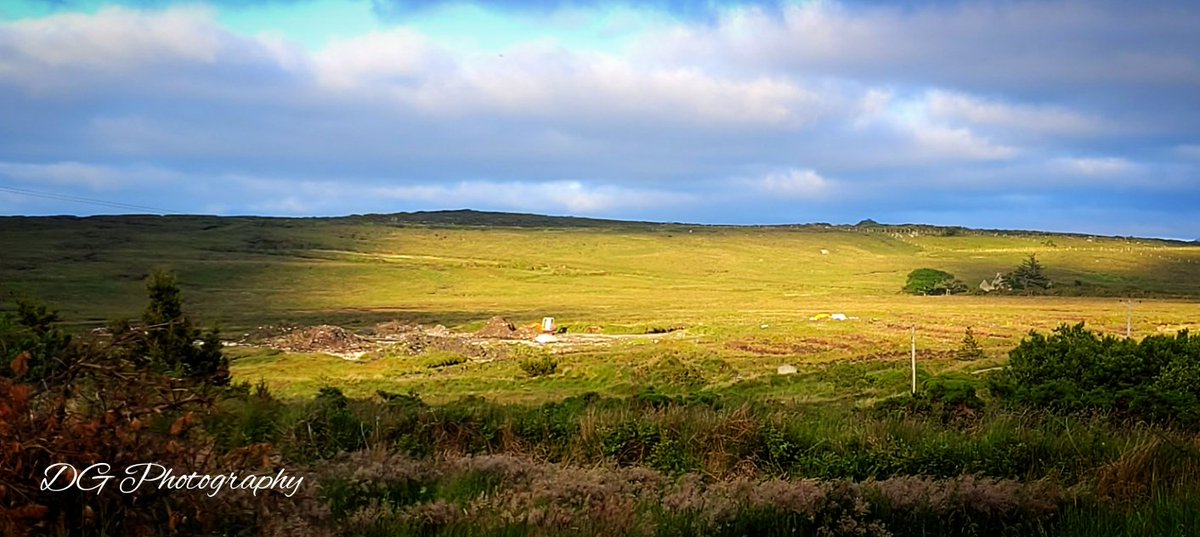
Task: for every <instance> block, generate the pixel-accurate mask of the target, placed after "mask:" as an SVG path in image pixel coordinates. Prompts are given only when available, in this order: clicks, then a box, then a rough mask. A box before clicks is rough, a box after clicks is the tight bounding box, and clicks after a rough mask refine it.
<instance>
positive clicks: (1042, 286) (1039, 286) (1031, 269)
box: [1004, 254, 1054, 293]
mask: <svg viewBox="0 0 1200 537" xmlns="http://www.w3.org/2000/svg"><path fill="white" fill-rule="evenodd" d="M1004 281H1005V282H1006V283H1007V284H1008V286H1009V287H1010V288H1011V289H1012V290H1014V291H1025V292H1028V293H1032V292H1038V291H1045V290H1047V289H1049V288H1051V287H1052V286H1053V285H1054V283H1053V282H1051V281H1050V278H1048V277H1047V276H1046V273H1045V268H1044V267H1042V264H1041V263H1040V262H1039V261H1038V260H1037V256H1036V255H1035V254H1029V257H1027V258H1025V260H1024V261H1022V262H1021V264H1020V265H1019V266H1018V267H1017V268H1016V269H1014V270H1013V271H1012V272H1010V273H1008V274H1006V275H1005V276H1004Z"/></svg>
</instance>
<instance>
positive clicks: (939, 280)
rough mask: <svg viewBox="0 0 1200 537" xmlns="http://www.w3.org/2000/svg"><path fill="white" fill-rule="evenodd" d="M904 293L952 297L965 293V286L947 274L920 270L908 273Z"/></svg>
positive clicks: (924, 269) (927, 269) (934, 270)
mask: <svg viewBox="0 0 1200 537" xmlns="http://www.w3.org/2000/svg"><path fill="white" fill-rule="evenodd" d="M904 292H905V293H908V294H910V295H953V294H958V293H965V292H967V286H966V284H964V283H963V282H961V281H959V280H958V279H956V278H955V277H954V275H953V274H950V273H949V272H945V271H942V270H937V269H931V268H920V269H917V270H914V271H912V272H910V273H908V281H907V282H906V283H905V284H904Z"/></svg>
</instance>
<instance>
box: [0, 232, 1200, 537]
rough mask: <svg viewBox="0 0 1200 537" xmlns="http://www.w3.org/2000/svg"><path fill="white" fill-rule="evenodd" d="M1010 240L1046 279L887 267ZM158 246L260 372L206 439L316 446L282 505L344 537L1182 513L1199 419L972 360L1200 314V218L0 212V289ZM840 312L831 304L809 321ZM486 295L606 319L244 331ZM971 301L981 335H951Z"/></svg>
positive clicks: (235, 357) (1193, 470)
mask: <svg viewBox="0 0 1200 537" xmlns="http://www.w3.org/2000/svg"><path fill="white" fill-rule="evenodd" d="M1030 254H1036V255H1037V257H1038V259H1039V260H1041V262H1042V263H1043V264H1044V265H1045V266H1046V269H1047V273H1048V275H1049V276H1050V277H1051V279H1053V281H1054V282H1055V287H1054V291H1053V293H1052V294H1051V295H1048V296H1014V295H979V294H969V295H960V296H950V297H916V296H909V295H905V294H901V293H900V288H901V287H902V286H903V285H904V282H905V278H906V275H907V274H908V273H909V272H910V271H911V270H913V269H916V268H922V267H929V268H935V269H941V270H945V271H948V272H951V273H953V274H955V275H956V276H957V277H959V278H960V279H962V280H963V281H965V282H967V283H968V285H970V286H971V287H972V288H974V287H975V286H976V285H977V284H978V282H979V281H981V280H983V279H985V278H988V279H990V278H992V277H994V276H995V275H996V273H998V272H1007V271H1009V270H1012V269H1013V268H1014V267H1015V266H1016V265H1017V264H1018V263H1020V262H1021V260H1022V259H1024V258H1025V257H1027V256H1028V255H1030ZM156 268H167V269H170V270H172V271H174V272H175V273H176V274H177V275H178V279H179V284H180V287H181V288H182V291H183V293H184V296H185V299H186V304H185V306H186V309H187V310H188V311H189V312H190V313H191V314H192V315H193V317H195V318H196V319H198V320H199V321H200V323H201V324H216V325H218V326H220V327H221V330H222V335H223V336H224V337H225V339H226V340H228V341H229V342H230V343H236V344H232V345H230V346H227V347H226V348H225V355H226V356H227V357H228V358H229V359H230V360H231V371H232V374H233V380H234V381H235V383H241V382H245V383H250V384H258V385H259V386H260V387H265V388H267V389H259V388H250V387H248V386H245V385H242V386H238V387H234V388H233V389H230V390H226V391H225V392H224V394H223V395H222V396H221V398H220V399H219V401H218V402H217V403H216V404H215V405H214V406H212V407H208V408H205V409H202V410H201V411H200V413H199V414H198V415H199V416H202V417H201V418H199V423H201V424H202V428H203V429H204V431H205V434H204V435H196V436H192V437H190V440H191V441H192V442H194V443H196V445H197V446H199V447H198V448H197V449H202V450H208V449H210V448H209V447H205V445H204V444H203V442H212V443H213V446H215V448H216V449H218V451H221V450H234V451H236V450H241V449H252V448H253V447H254V446H258V447H262V446H270V448H271V449H273V450H276V452H277V453H278V454H279V455H280V456H281V457H282V459H281V460H282V461H287V462H288V464H302V465H307V467H308V468H310V469H312V470H313V471H314V472H315V474H314V475H313V478H314V481H315V483H316V484H315V485H311V486H310V487H309V488H306V489H305V491H304V494H305V495H307V496H308V500H305V501H296V502H285V503H284V505H283V508H284V509H285V510H284V511H282V512H283V513H291V514H290V515H287V514H285V515H284V516H281V517H276V518H277V520H276V521H277V522H278V521H280V520H285V519H286V520H293V519H297V520H298V519H299V518H302V517H309V516H313V517H316V518H314V519H313V520H310V521H308V522H305V523H306V524H311V527H312V528H336V531H335V532H334V534H337V535H563V534H574V535H595V534H600V533H611V528H621V529H622V531H623V532H624V533H626V534H640V535H696V534H711V535H748V534H756V535H757V534H763V535H765V534H787V535H792V534H798V535H814V534H820V535H825V534H831V533H828V532H829V531H830V530H831V528H839V529H838V531H843V530H845V531H843V533H836V532H835V533H834V534H847V535H943V534H949V535H1002V534H1006V535H1113V536H1117V535H1120V536H1132V535H1180V536H1184V535H1195V534H1196V532H1195V528H1196V525H1197V524H1200V521H1198V520H1197V519H1196V513H1197V512H1198V511H1197V506H1200V491H1198V488H1197V483H1200V437H1198V436H1197V435H1196V433H1195V431H1194V430H1190V429H1186V428H1181V427H1178V426H1177V425H1178V424H1169V423H1168V424H1163V423H1157V422H1155V423H1148V422H1145V421H1141V420H1139V419H1137V418H1136V417H1134V418H1131V417H1129V416H1127V415H1123V414H1121V413H1120V411H1119V409H1118V410H1117V411H1113V412H1109V411H1106V410H1101V411H1098V412H1096V413H1090V414H1089V413H1079V414H1068V413H1059V412H1054V411H1048V410H1047V409H1046V408H1040V407H1038V406H1036V405H1034V406H1024V407H1021V406H1012V405H1010V404H1008V402H1007V401H1005V400H1003V397H1002V394H1001V395H997V394H993V393H990V392H989V391H988V390H989V386H991V385H990V384H989V382H988V379H989V378H993V377H992V376H991V375H988V374H986V373H988V372H989V371H994V370H996V369H1000V368H1003V366H1004V365H1005V363H1006V361H1007V353H1008V351H1009V350H1011V349H1012V348H1013V347H1014V346H1015V345H1016V344H1017V343H1018V342H1020V341H1021V339H1022V338H1023V337H1024V336H1026V335H1027V334H1028V333H1029V332H1030V331H1041V332H1045V331H1048V330H1051V329H1053V328H1055V327H1057V326H1059V325H1061V324H1062V323H1072V324H1073V323H1079V322H1085V323H1087V325H1088V326H1089V327H1091V328H1093V329H1096V330H1098V331H1100V332H1102V333H1106V334H1112V335H1123V334H1124V333H1125V331H1126V326H1127V325H1126V323H1127V321H1131V322H1130V325H1129V328H1130V329H1131V331H1132V335H1133V336H1134V337H1135V338H1140V337H1143V336H1148V335H1152V334H1173V333H1175V332H1177V331H1179V330H1182V329H1192V330H1193V331H1195V330H1196V329H1197V328H1200V245H1197V244H1192V243H1180V242H1169V241H1158V240H1146V239H1132V238H1113V237H1088V236H1068V235H1054V234H1045V233H1035V232H1000V231H975V230H965V229H960V228H932V227H927V226H877V225H859V226H828V225H807V226H788V227H706V226H687V225H659V224H646V223H623V222H609V221H598V220H586V219H557V218H550V217H536V216H528V215H497V214H482V213H472V212H449V213H426V214H413V215H387V216H359V217H348V218H337V219H266V218H216V217H192V216H188V217H183V216H180V217H97V218H86V219H80V218H67V217H63V218H0V298H3V299H4V300H3V306H0V307H3V308H12V307H13V303H14V300H13V299H21V298H26V299H33V300H36V301H39V302H43V303H46V304H49V305H50V306H52V307H54V308H57V309H59V310H60V312H61V314H62V318H63V323H62V325H63V327H65V328H66V329H68V330H73V331H86V330H88V329H90V328H93V327H98V326H102V325H104V324H105V323H106V322H107V320H110V319H117V318H137V317H138V316H139V315H140V313H141V311H142V309H143V308H144V306H145V303H146V297H145V289H144V285H145V283H144V282H145V279H146V276H147V275H148V274H149V273H150V272H151V271H152V270H154V269H156ZM0 313H2V312H0ZM833 313H842V314H845V315H847V316H848V317H849V319H848V320H846V321H834V320H829V319H820V320H812V318H813V317H814V316H817V315H819V314H833ZM494 315H501V316H504V317H506V318H507V319H508V320H510V321H512V322H513V323H515V324H518V325H526V324H529V323H536V322H537V321H538V320H539V319H541V318H542V317H543V316H546V315H550V316H554V317H556V318H557V320H558V321H559V323H560V325H561V326H564V327H565V328H566V330H567V333H568V335H567V336H563V337H564V340H567V339H568V336H571V335H574V334H598V335H594V336H592V339H589V340H587V341H591V343H588V344H586V345H570V344H567V343H565V342H564V343H561V344H557V345H549V346H545V347H535V346H532V345H529V344H528V343H527V342H526V343H520V342H513V341H501V340H488V341H486V342H484V344H486V345H487V348H486V352H476V350H469V351H468V350H464V349H467V347H462V346H459V347H453V348H449V349H448V348H436V347H433V346H430V347H428V348H424V349H425V350H422V351H420V352H410V349H409V348H406V347H403V346H402V345H401V344H398V343H394V344H391V346H386V345H380V346H376V347H374V348H373V350H371V351H370V352H368V353H367V354H365V355H363V356H361V357H359V358H358V359H354V360H347V359H344V358H341V357H338V356H335V355H332V354H325V353H322V352H290V351H282V350H278V349H276V348H272V347H271V346H269V345H268V344H267V343H268V340H267V339H265V336H264V334H266V333H270V332H272V331H277V330H278V329H279V328H280V327H281V326H291V325H299V326H309V325H318V324H335V325H339V326H342V327H346V328H349V329H351V330H355V331H359V332H361V333H369V332H370V331H371V329H372V328H373V327H375V325H376V324H377V323H380V322H385V321H398V322H399V323H422V324H424V325H425V326H426V327H428V326H431V325H435V324H442V325H445V326H446V327H448V328H449V330H450V331H452V332H454V334H452V335H451V337H452V338H464V339H463V340H467V339H469V340H470V341H472V342H473V344H474V343H480V342H481V340H479V339H478V338H475V339H471V338H469V337H468V336H466V334H470V333H471V332H474V331H475V330H477V329H479V328H480V327H482V326H484V324H485V321H486V320H487V319H488V318H490V317H492V316H494ZM913 327H915V335H916V344H917V348H918V358H917V359H918V364H919V365H918V380H919V381H920V383H921V386H922V387H921V390H922V394H921V396H920V397H916V398H908V397H895V396H897V395H901V394H906V393H908V391H909V389H910V382H911V376H910V375H911V373H910V370H909V359H910V355H909V345H910V337H911V336H910V334H912V332H910V330H912V329H913ZM968 327H970V328H971V329H972V331H973V333H974V334H975V337H976V339H977V340H978V341H979V343H980V344H981V346H982V348H983V349H984V351H985V352H986V356H985V357H984V358H982V359H976V360H970V361H965V360H959V359H957V358H956V356H955V350H956V349H957V348H958V346H959V344H960V342H961V340H962V338H963V335H964V331H965V330H966V329H967V328H968ZM96 338H98V339H103V338H104V336H96ZM114 339H115V338H114ZM582 339H587V338H582ZM582 339H578V338H577V341H579V340H582ZM455 341H459V342H460V343H461V340H455ZM247 342H248V343H247ZM456 349H457V350H456ZM526 362H529V363H547V362H549V363H553V364H554V365H555V366H556V367H554V368H552V371H551V370H543V371H540V372H539V371H536V370H534V369H533V368H530V367H528V366H527V364H526ZM13 363H14V364H15V363H17V362H15V361H14V362H13ZM1014 363H1016V362H1014ZM783 365H790V366H794V367H795V369H796V372H795V373H794V374H786V375H784V374H779V373H778V372H777V371H778V368H779V367H780V366H783ZM139 367H140V366H139ZM15 371H16V369H14V372H15ZM1188 371H1190V370H1185V369H1182V368H1181V369H1179V370H1176V371H1175V373H1173V374H1177V375H1182V374H1187V373H1188ZM1007 372H1008V371H1005V372H1004V373H1007ZM118 378H124V377H118ZM1164 378H1166V379H1167V380H1168V381H1169V380H1170V379H1171V378H1174V377H1164ZM1179 378H1184V377H1182V376H1181V377H1179ZM1189 378H1190V377H1189ZM172 382H174V381H172ZM1164 386H1166V385H1164ZM1168 387H1169V386H1168ZM331 388H337V389H331ZM964 389H966V390H967V391H963V390H964ZM939 390H941V391H939ZM953 390H959V391H958V392H955V393H958V396H957V397H960V398H959V399H957V400H956V401H957V402H948V401H950V399H947V398H946V397H949V396H947V395H946V394H949V393H952V391H953ZM970 390H975V391H970ZM118 391H120V390H118ZM126 391H131V392H136V391H137V390H136V389H133V390H126ZM976 391H977V392H976ZM1001 391H1002V389H997V393H1000V392H1001ZM48 393H49V392H48ZM54 393H58V392H54ZM63 393H68V392H65V391H64V392H63ZM74 393H75V395H77V396H81V397H86V396H88V395H89V394H90V393H91V392H90V391H87V390H79V391H77V392H74ZM318 393H319V394H320V395H318ZM976 393H978V395H979V396H980V397H981V398H977V397H976V395H975V394H976ZM1163 393H1166V392H1163ZM1170 393H1176V394H1179V393H1184V394H1187V393H1192V392H1187V390H1186V387H1185V389H1181V390H1177V391H1175V392H1170ZM939 394H940V395H939ZM97 396H99V395H98V394H97ZM314 396H315V397H314ZM939 398H942V399H939ZM0 401H3V399H0ZM922 401H925V402H926V403H928V406H927V407H924V406H921V405H922V404H925V403H922ZM86 406H87V405H81V406H80V407H81V408H83V407H86ZM1182 408H1185V409H1186V408H1190V407H1186V406H1184V407H1182ZM1109 410H1112V409H1109ZM26 413H28V412H26V411H25V410H22V411H21V413H19V414H20V415H24V414H26ZM187 416H188V418H189V419H190V418H191V414H190V413H189V414H188V415H187ZM47 419H50V418H49V415H47ZM57 419H58V418H57V417H55V418H53V419H52V420H50V421H47V422H46V423H50V424H52V423H57V421H55V420H57ZM175 419H180V420H182V419H184V418H183V417H180V416H175V415H167V416H163V417H162V420H166V421H164V422H163V423H162V424H160V425H162V426H161V427H159V429H162V430H163V431H168V430H173V429H174V428H175V427H174V426H173V425H171V423H169V422H170V420H175ZM136 426H137V427H141V425H140V423H139V424H137V425H136ZM130 427H134V424H132V423H131V424H130ZM152 428H153V427H152ZM42 429H43V427H41V426H38V427H32V428H31V430H32V431H33V433H31V434H36V433H38V432H39V431H41V430H42ZM170 434H171V435H172V436H171V438H172V440H171V444H170V445H175V440H174V435H175V433H174V432H171V433H170ZM134 436H136V435H134ZM59 437H64V436H63V435H59V436H57V437H56V438H59ZM132 437H133V436H131V437H130V438H132ZM43 440H44V439H43ZM21 441H22V442H26V444H29V445H32V444H34V443H36V442H35V441H34V440H28V441H25V440H21ZM37 441H42V440H37ZM347 457H349V458H347ZM264 464H265V463H264ZM30 479H32V478H30ZM31 482H32V481H31ZM914 501H915V502H916V503H914ZM315 503H319V504H320V505H323V506H324V510H320V509H318V510H311V509H307V508H305V509H301V508H300V506H302V505H312V504H315ZM288 509H290V511H289V510H288ZM314 513H315V514H314ZM322 513H324V514H322ZM116 518H119V517H116ZM172 520H174V519H172ZM247 520H249V519H247ZM255 520H257V519H255ZM305 520H307V518H305ZM268 522H270V521H269V520H268ZM247 523H248V524H249V523H250V522H247ZM253 523H254V524H262V523H263V522H262V521H261V520H257V521H256V522H253ZM163 527H166V526H163ZM298 527H303V526H298ZM885 527H886V528H887V531H884V528H885ZM846 528H850V529H854V528H858V530H863V531H858V530H855V531H850V530H847V529H846ZM864 528H865V529H870V528H875V530H878V531H875V530H872V531H866V530H865V529H864ZM293 533H296V532H295V531H294V532H293ZM300 533H303V531H300Z"/></svg>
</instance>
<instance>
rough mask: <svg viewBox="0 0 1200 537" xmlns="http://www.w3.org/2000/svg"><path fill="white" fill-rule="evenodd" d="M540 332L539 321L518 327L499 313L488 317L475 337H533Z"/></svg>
mask: <svg viewBox="0 0 1200 537" xmlns="http://www.w3.org/2000/svg"><path fill="white" fill-rule="evenodd" d="M539 333H540V332H539V331H538V325H537V323H534V324H532V325H529V326H521V327H518V326H516V325H514V324H513V323H510V322H508V319H505V318H504V317H501V316H499V315H497V316H495V317H492V318H491V319H488V320H487V323H485V324H484V325H483V328H480V329H479V330H477V331H476V332H475V337H479V338H487V339H533V338H535V337H537V336H538V334H539Z"/></svg>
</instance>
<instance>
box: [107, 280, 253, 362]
mask: <svg viewBox="0 0 1200 537" xmlns="http://www.w3.org/2000/svg"><path fill="white" fill-rule="evenodd" d="M146 291H147V293H148V294H149V297H150V303H149V304H148V305H147V306H146V310H145V312H144V313H143V314H142V323H143V325H144V326H143V327H141V331H143V332H144V334H145V337H144V338H141V339H140V340H139V342H140V344H141V345H140V346H141V348H140V349H138V351H139V353H140V354H142V355H143V356H144V357H145V359H146V360H147V361H148V363H149V365H150V366H152V367H156V368H158V369H160V370H162V371H166V372H171V373H175V374H181V375H183V376H186V377H188V378H191V379H194V380H198V381H202V382H208V383H211V384H214V385H226V384H229V361H228V360H227V359H226V358H225V357H224V355H223V354H222V353H221V339H220V337H219V334H218V333H217V330H216V329H215V328H214V329H210V330H208V331H202V330H200V329H198V328H195V327H194V326H192V322H191V319H190V318H189V317H188V316H187V315H186V314H185V313H184V311H183V298H182V296H181V293H180V290H179V286H178V285H177V284H176V282H175V276H174V275H173V274H171V273H169V272H166V271H164V270H156V271H154V272H153V273H152V274H151V275H150V277H149V278H147V279H146ZM125 328H126V329H130V328H129V327H128V326H126V327H125Z"/></svg>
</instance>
